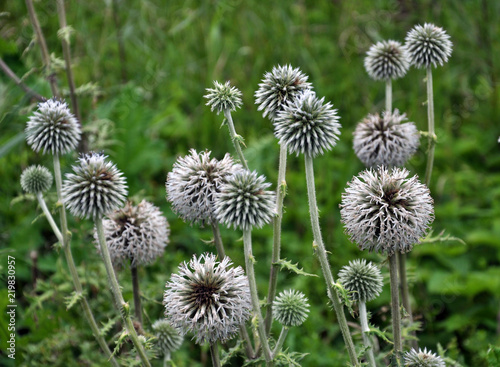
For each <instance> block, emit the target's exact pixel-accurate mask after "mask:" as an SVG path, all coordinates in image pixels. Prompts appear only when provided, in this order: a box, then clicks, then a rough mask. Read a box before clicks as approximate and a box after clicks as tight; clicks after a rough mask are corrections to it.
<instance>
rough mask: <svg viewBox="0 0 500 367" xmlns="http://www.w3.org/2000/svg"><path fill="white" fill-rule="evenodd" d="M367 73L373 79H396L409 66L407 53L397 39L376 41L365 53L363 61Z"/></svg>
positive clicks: (403, 73)
mask: <svg viewBox="0 0 500 367" xmlns="http://www.w3.org/2000/svg"><path fill="white" fill-rule="evenodd" d="M364 65H365V69H366V72H367V73H368V75H369V76H370V77H371V78H372V79H374V80H388V79H398V78H402V77H403V76H405V75H406V72H407V71H408V68H409V67H410V63H409V59H408V55H407V53H406V50H405V48H404V47H403V45H402V44H401V43H400V42H398V41H393V40H388V41H381V42H377V43H376V44H374V45H372V46H371V47H370V49H369V50H368V52H367V53H366V57H365V61H364Z"/></svg>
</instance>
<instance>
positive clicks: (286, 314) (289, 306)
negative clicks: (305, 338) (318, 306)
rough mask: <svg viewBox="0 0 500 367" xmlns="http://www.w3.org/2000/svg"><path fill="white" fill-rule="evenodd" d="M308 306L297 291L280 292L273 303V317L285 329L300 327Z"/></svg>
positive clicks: (307, 311)
mask: <svg viewBox="0 0 500 367" xmlns="http://www.w3.org/2000/svg"><path fill="white" fill-rule="evenodd" d="M308 313H309V304H308V303H307V298H306V296H305V295H304V294H303V293H302V292H299V291H296V290H292V289H288V290H285V291H283V292H281V293H280V294H279V295H278V296H277V297H276V299H275V300H274V302H273V317H274V318H275V319H276V321H278V322H279V323H280V324H281V325H283V326H285V327H292V326H300V325H302V324H303V323H304V321H306V319H307V316H308Z"/></svg>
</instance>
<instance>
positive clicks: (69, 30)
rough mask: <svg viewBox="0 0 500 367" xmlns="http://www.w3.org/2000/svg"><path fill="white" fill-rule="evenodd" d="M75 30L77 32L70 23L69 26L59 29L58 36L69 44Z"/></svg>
mask: <svg viewBox="0 0 500 367" xmlns="http://www.w3.org/2000/svg"><path fill="white" fill-rule="evenodd" d="M74 32H75V29H74V28H73V27H72V26H70V25H68V26H66V27H63V28H61V29H59V30H58V31H57V37H58V38H59V39H61V40H62V39H64V40H65V41H66V42H67V43H68V44H69V43H70V42H69V41H70V38H71V35H72V34H73V33H74Z"/></svg>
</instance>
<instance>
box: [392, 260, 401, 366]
mask: <svg viewBox="0 0 500 367" xmlns="http://www.w3.org/2000/svg"><path fill="white" fill-rule="evenodd" d="M389 274H390V279H391V311H392V331H393V334H394V357H395V358H396V360H397V361H398V365H399V359H400V356H401V353H402V351H403V347H402V342H401V314H400V311H399V289H398V267H397V263H396V256H395V255H391V256H389Z"/></svg>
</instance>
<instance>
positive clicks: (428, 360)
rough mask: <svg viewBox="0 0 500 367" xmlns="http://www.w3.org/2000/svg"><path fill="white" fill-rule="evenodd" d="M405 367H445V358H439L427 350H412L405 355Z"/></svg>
mask: <svg viewBox="0 0 500 367" xmlns="http://www.w3.org/2000/svg"><path fill="white" fill-rule="evenodd" d="M404 362H405V367H445V366H446V364H445V363H444V360H443V358H441V357H439V356H438V355H436V354H435V353H432V351H431V350H427V348H424V350H422V349H420V348H419V349H418V352H417V351H416V350H415V349H413V348H412V349H411V350H410V351H409V352H406V353H405V355H404Z"/></svg>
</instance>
